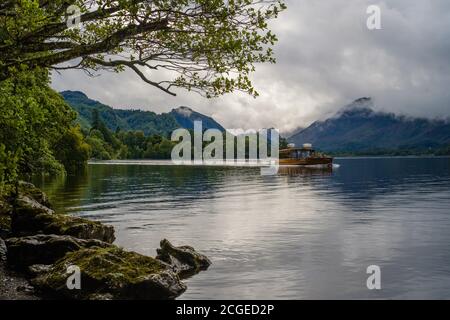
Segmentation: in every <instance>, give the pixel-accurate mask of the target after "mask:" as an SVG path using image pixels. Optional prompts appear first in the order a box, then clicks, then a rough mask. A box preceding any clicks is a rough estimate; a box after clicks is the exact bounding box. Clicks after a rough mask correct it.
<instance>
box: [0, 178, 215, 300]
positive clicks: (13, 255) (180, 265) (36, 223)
mask: <svg viewBox="0 0 450 320" xmlns="http://www.w3.org/2000/svg"><path fill="white" fill-rule="evenodd" d="M114 240H115V235H114V228H113V227H112V226H109V225H105V224H102V223H100V222H96V221H91V220H87V219H83V218H78V217H71V216H68V215H63V214H58V213H56V212H54V210H53V209H52V206H51V204H50V202H49V200H48V198H47V196H46V195H45V194H44V193H43V192H41V191H40V190H39V189H37V188H36V187H35V186H34V185H32V184H30V183H25V182H21V183H20V184H19V187H18V190H17V192H16V193H15V194H11V195H8V196H4V197H3V198H1V199H0V299H42V298H43V299H83V300H90V299H94V300H114V299H174V298H176V297H178V296H180V295H181V294H182V293H183V292H184V291H185V290H186V285H185V284H184V283H183V282H182V280H183V279H185V278H187V277H190V276H192V275H194V274H196V273H198V272H200V271H202V270H206V269H207V268H208V267H209V266H210V264H211V262H210V261H209V259H208V258H207V257H206V256H204V255H202V254H200V253H198V252H197V251H195V249H194V248H192V247H189V246H181V247H176V246H174V245H172V244H171V243H170V242H169V241H168V240H166V239H164V240H162V241H161V243H160V247H161V248H160V249H158V250H157V256H156V257H155V258H153V257H148V256H144V255H141V254H138V253H136V252H131V251H126V250H124V249H122V248H120V247H118V246H116V245H114V244H113V242H114ZM72 270H78V271H79V279H80V280H79V282H80V286H79V288H78V287H77V288H73V287H71V286H69V285H68V279H69V277H70V276H71V275H72V274H71V272H72Z"/></svg>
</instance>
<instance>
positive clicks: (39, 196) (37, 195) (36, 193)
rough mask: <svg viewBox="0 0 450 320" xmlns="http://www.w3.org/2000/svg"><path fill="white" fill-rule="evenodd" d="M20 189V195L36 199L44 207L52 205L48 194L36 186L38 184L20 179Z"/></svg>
mask: <svg viewBox="0 0 450 320" xmlns="http://www.w3.org/2000/svg"><path fill="white" fill-rule="evenodd" d="M18 191H19V194H20V195H23V196H27V197H29V198H32V199H34V200H36V201H37V202H38V203H40V204H41V205H43V206H44V207H47V208H51V207H52V205H51V203H50V201H49V199H48V197H47V195H46V194H45V193H44V192H42V191H41V190H40V189H39V188H36V186H35V185H34V184H32V183H29V182H25V181H20V182H19V184H18Z"/></svg>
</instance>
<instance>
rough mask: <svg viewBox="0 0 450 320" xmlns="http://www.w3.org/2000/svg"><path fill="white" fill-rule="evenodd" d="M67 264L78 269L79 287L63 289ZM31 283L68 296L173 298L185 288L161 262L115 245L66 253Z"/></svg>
mask: <svg viewBox="0 0 450 320" xmlns="http://www.w3.org/2000/svg"><path fill="white" fill-rule="evenodd" d="M70 266H78V267H79V268H80V273H81V277H80V278H81V290H76V289H74V290H69V289H68V288H67V285H66V283H67V279H68V277H69V274H68V273H67V270H68V267H70ZM32 283H33V285H34V286H36V287H37V288H38V289H40V290H42V291H43V292H45V293H47V294H49V295H50V296H56V297H65V298H69V299H174V298H176V297H178V296H179V295H180V294H182V293H183V292H184V291H185V290H186V286H185V285H184V284H183V283H182V282H181V281H180V278H179V277H178V276H177V275H176V274H175V273H174V272H172V271H171V270H170V267H169V266H168V265H166V264H165V263H163V262H161V261H159V260H157V259H154V258H151V257H146V256H143V255H140V254H138V253H135V252H128V251H125V250H123V249H121V248H118V247H116V246H110V247H107V248H91V249H81V250H78V251H75V252H72V253H68V254H67V255H66V256H65V257H64V258H63V259H61V260H59V261H58V262H57V263H56V264H54V265H53V266H52V267H51V268H50V270H49V271H48V272H45V273H43V274H42V275H40V276H38V277H37V278H35V279H33V280H32Z"/></svg>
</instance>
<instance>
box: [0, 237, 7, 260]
mask: <svg viewBox="0 0 450 320" xmlns="http://www.w3.org/2000/svg"><path fill="white" fill-rule="evenodd" d="M7 251H8V249H7V248H6V244H5V241H3V239H2V238H0V263H2V262H5V261H6V253H7Z"/></svg>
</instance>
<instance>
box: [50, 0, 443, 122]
mask: <svg viewBox="0 0 450 320" xmlns="http://www.w3.org/2000/svg"><path fill="white" fill-rule="evenodd" d="M286 2H287V4H288V10H287V11H285V12H284V13H283V14H282V15H281V17H280V18H279V19H278V20H276V21H274V23H272V28H273V30H274V31H275V32H276V33H277V35H278V37H279V39H280V41H279V42H278V44H277V46H276V48H275V51H276V56H277V60H278V62H277V64H276V65H259V66H257V71H256V73H255V74H254V85H255V87H256V89H257V90H258V91H259V93H260V94H261V96H260V97H258V98H257V99H254V98H251V97H249V96H246V95H243V94H240V93H236V94H230V95H226V96H224V97H221V98H218V99H213V100H208V99H205V98H203V97H200V96H199V95H197V94H195V93H186V92H184V91H179V92H177V93H178V96H177V97H171V96H169V95H167V94H165V93H163V92H160V91H158V90H157V89H154V88H152V87H150V86H148V85H147V84H145V83H144V82H142V81H141V80H140V79H139V78H138V76H136V75H135V74H134V73H132V72H124V73H122V74H113V73H106V74H102V75H100V76H98V77H95V78H90V77H88V76H87V75H86V74H85V73H83V72H81V71H64V72H63V73H62V74H61V75H57V74H55V75H54V76H53V84H52V85H53V87H54V88H55V89H56V90H58V91H62V90H81V91H83V92H85V93H86V94H87V95H88V96H89V97H90V98H92V99H95V100H99V101H101V102H103V103H105V104H108V105H111V106H113V107H117V108H140V109H144V110H152V111H155V112H158V113H160V112H168V111H170V110H171V109H172V108H174V107H177V106H181V105H185V106H189V107H191V108H193V109H194V110H196V111H199V112H201V113H204V114H207V115H211V116H213V117H214V118H215V119H216V120H217V121H219V122H220V123H222V124H223V125H224V127H226V128H245V129H250V128H255V129H258V128H263V127H276V128H279V129H280V130H282V131H289V130H293V129H295V128H297V127H304V126H307V125H308V124H310V123H311V122H313V121H315V120H317V119H322V118H324V117H326V116H328V115H330V114H332V113H334V112H336V111H337V110H338V109H340V108H341V107H342V106H343V105H345V104H348V103H350V102H351V101H353V100H355V99H357V98H359V97H363V96H370V97H372V98H373V99H374V100H375V103H376V108H377V109H380V110H387V111H390V112H395V113H399V114H406V115H411V116H425V117H430V118H435V117H449V116H450V1H449V0H433V1H427V0H386V1H377V0H372V1H370V0H287V1H286ZM371 4H376V5H379V6H380V8H381V23H382V29H381V30H372V31H370V30H368V28H367V26H366V20H367V18H368V15H367V14H366V10H367V7H368V6H369V5H371Z"/></svg>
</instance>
